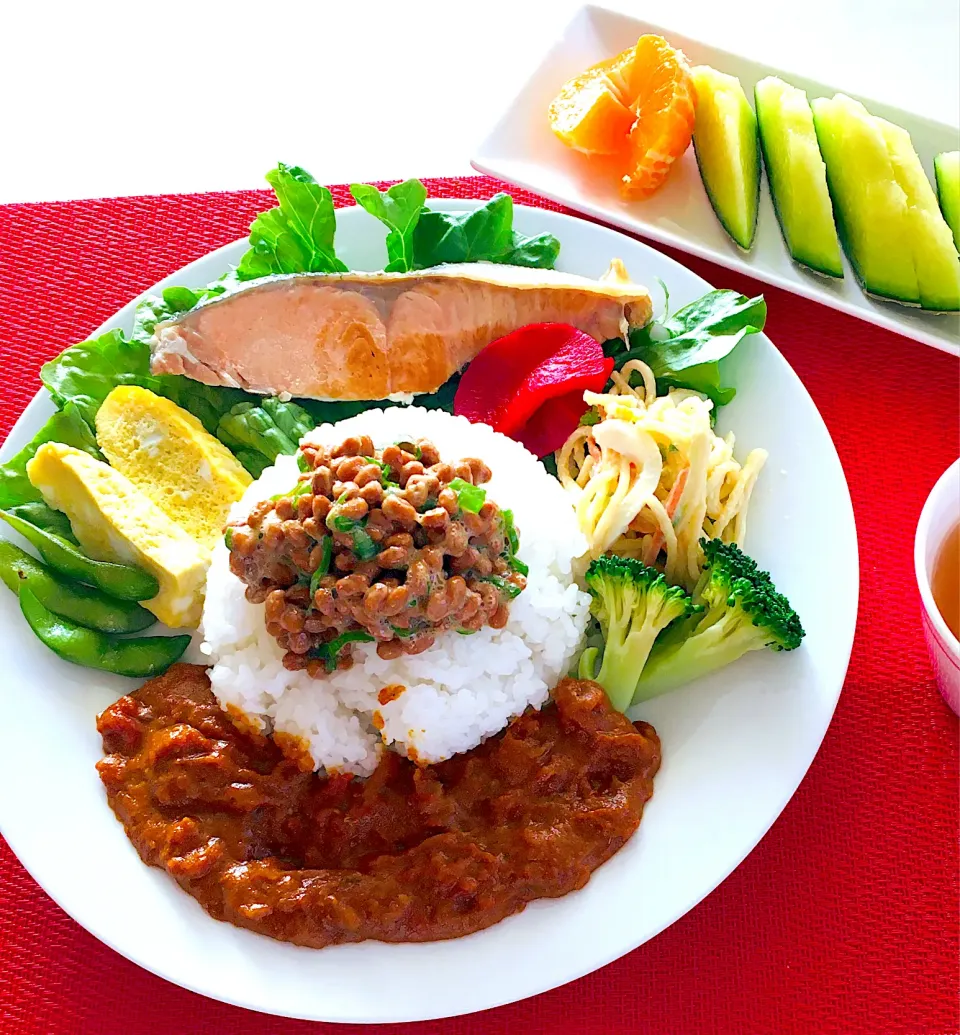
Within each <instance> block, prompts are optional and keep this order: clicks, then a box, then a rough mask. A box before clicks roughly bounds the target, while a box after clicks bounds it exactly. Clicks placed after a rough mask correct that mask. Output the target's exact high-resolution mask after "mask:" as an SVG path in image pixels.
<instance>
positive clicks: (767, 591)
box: [634, 539, 805, 703]
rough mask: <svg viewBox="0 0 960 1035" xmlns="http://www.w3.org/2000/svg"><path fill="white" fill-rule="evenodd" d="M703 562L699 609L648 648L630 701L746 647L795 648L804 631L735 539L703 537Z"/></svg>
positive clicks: (696, 597) (720, 663) (712, 667)
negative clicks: (727, 541) (634, 694)
mask: <svg viewBox="0 0 960 1035" xmlns="http://www.w3.org/2000/svg"><path fill="white" fill-rule="evenodd" d="M701 546H702V547H703V553H704V567H703V572H702V574H701V576H700V579H699V581H698V582H697V585H696V587H695V589H694V591H693V602H694V604H695V605H696V606H697V607H698V613H697V614H695V615H692V616H691V617H690V618H688V619H687V620H686V621H685V622H682V623H678V625H676V626H674V627H673V628H671V629H670V630H669V631H668V632H667V633H665V634H664V636H663V637H661V639H660V640H659V641H658V642H657V644H656V646H655V647H654V649H653V650H652V651H651V652H650V657H649V660H648V661H647V665H646V667H645V668H644V670H643V674H642V675H641V677H640V681H639V685H638V687H637V694H636V696H635V698H634V703H636V702H637V701H646V700H648V699H649V698H651V697H656V696H657V695H658V694H663V693H666V692H667V691H668V690H673V689H674V688H675V687H677V686H680V685H681V684H682V683H689V682H690V681H691V680H693V679H698V678H699V677H700V676H704V675H706V674H707V673H708V672H715V671H716V670H717V669H719V668H723V667H724V666H725V665H729V664H730V662H731V661H736V660H737V658H739V657H741V656H742V655H744V654H746V653H747V651H751V650H761V649H763V648H764V647H769V648H771V650H794V649H795V648H797V647H799V646H800V641H801V640H802V639H803V637H804V635H805V634H804V631H803V626H802V625H801V624H800V619H799V617H798V616H797V613H796V611H794V610H793V608H792V607H791V606H790V601H789V600H787V598H786V597H785V596H784V595H783V594H782V593H778V592H777V588H776V586H774V584H773V582H772V580H771V578H770V575H769V573H768V572H765V571H761V570H760V569H759V568H758V567H757V565H756V562H755V561H754V560H752V559H751V558H750V557H748V556H747V555H746V554H745V553H744V552H743V551H742V550H741V549H740V548H739V547H738V546H737V545H736V544H735V543H724V542H722V541H721V540H719V539H711V540H709V541H708V540H706V539H704V540H701Z"/></svg>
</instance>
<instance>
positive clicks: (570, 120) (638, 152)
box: [548, 35, 697, 198]
mask: <svg viewBox="0 0 960 1035" xmlns="http://www.w3.org/2000/svg"><path fill="white" fill-rule="evenodd" d="M696 104H697V93H696V88H695V86H694V83H693V78H692V76H691V74H690V68H689V66H688V65H687V61H686V58H685V57H684V56H683V53H682V52H681V51H679V50H676V49H675V48H674V47H671V46H670V44H669V43H667V41H666V40H665V39H663V37H662V36H653V35H647V36H641V37H640V39H638V40H637V43H636V46H634V47H630V48H628V49H627V50H625V51H623V52H622V53H620V54H617V56H616V57H612V58H609V59H608V60H606V61H601V62H600V63H599V64H596V65H592V66H591V67H590V68H588V69H587V70H586V71H585V72H581V73H580V75H577V76H574V77H573V78H572V79H570V80H568V81H567V82H566V83H564V85H563V87H562V88H561V90H560V93H559V94H557V96H556V97H555V98H554V99H553V101H552V102H551V104H550V108H549V111H548V117H549V120H550V128H551V129H552V130H553V132H554V133H556V135H557V136H558V137H559V138H560V139H561V140H562V141H563V142H564V143H565V144H566V145H567V146H568V147H572V148H574V149H575V150H577V151H583V152H584V153H586V154H596V155H623V161H624V172H623V176H622V180H621V189H622V191H623V193H624V195H625V196H626V197H629V198H644V197H647V196H648V195H650V194H652V193H653V192H654V191H655V190H656V189H657V188H658V187H659V186H660V184H661V183H663V181H664V179H665V178H666V176H667V173H668V172H669V171H670V166H671V165H672V164H673V162H675V161H676V160H677V159H678V158H679V157H680V156H681V155H682V154H683V152H684V151H686V149H687V147H689V145H690V139H691V137H692V135H693V126H694V121H695V118H696Z"/></svg>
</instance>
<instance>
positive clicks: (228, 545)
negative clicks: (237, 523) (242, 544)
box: [223, 528, 233, 550]
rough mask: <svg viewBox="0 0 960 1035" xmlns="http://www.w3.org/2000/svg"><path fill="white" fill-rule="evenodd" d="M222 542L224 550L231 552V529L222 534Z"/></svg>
mask: <svg viewBox="0 0 960 1035" xmlns="http://www.w3.org/2000/svg"><path fill="white" fill-rule="evenodd" d="M223 542H224V545H225V546H226V548H227V549H228V550H232V549H233V529H232V528H228V529H227V530H226V532H224V533H223Z"/></svg>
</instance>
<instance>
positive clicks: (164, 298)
mask: <svg viewBox="0 0 960 1035" xmlns="http://www.w3.org/2000/svg"><path fill="white" fill-rule="evenodd" d="M237 283H239V278H238V277H237V271H236V270H230V272H229V273H225V274H224V275H223V276H222V277H220V278H219V279H218V280H215V281H214V282H213V283H212V284H208V285H207V286H206V287H205V288H197V289H196V290H195V289H194V288H188V287H179V286H174V287H168V288H164V289H163V291H162V292H161V293H160V295H159V297H158V296H157V295H147V296H146V298H143V299H141V300H140V301H139V302H138V303H137V308H136V310H134V314H133V331H132V332H131V334H130V337H131V338H132V339H133V340H134V341H147V340H149V339H150V338H151V337H152V336H153V332H154V330H155V329H156V326H157V324H158V323H163V322H164V320H172V319H173V318H174V317H175V316H179V315H180V314H181V313H185V312H187V310H189V309H192V308H193V307H194V306H196V305H199V304H200V303H201V302H203V301H206V299H208V298H215V297H216V296H217V295H222V294H223V293H224V292H225V291H228V290H230V289H231V288H232V287H234V286H235V285H236V284H237Z"/></svg>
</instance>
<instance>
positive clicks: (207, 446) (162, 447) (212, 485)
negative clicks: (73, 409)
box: [97, 385, 251, 551]
mask: <svg viewBox="0 0 960 1035" xmlns="http://www.w3.org/2000/svg"><path fill="white" fill-rule="evenodd" d="M97 444H98V445H99V447H100V449H101V450H102V452H103V454H104V456H106V458H107V459H108V460H109V461H110V464H111V466H113V467H114V468H115V469H116V470H118V471H120V472H121V473H122V474H124V475H126V477H127V478H129V479H130V481H131V482H133V484H134V485H135V486H136V487H137V488H138V489H140V491H141V492H143V493H145V494H146V495H147V496H149V497H150V499H151V500H152V501H153V502H154V503H155V504H156V506H158V507H159V508H160V510H162V511H163V512H164V513H165V514H166V515H167V517H168V518H170V519H171V520H172V521H175V522H176V523H177V524H178V525H180V526H181V527H182V528H183V529H184V530H185V531H186V532H187V533H189V534H190V535H191V536H193V538H194V539H196V540H197V542H199V543H200V544H201V545H202V546H203V547H204V548H205V549H206V550H207V551H209V550H212V549H213V546H214V544H215V543H216V541H217V539H218V538H219V537H220V536H221V535H222V534H223V526H224V524H225V523H226V520H227V514H228V512H229V510H230V507H231V505H232V504H234V503H236V501H237V500H238V499H240V497H241V496H242V495H243V492H244V490H245V489H246V487H247V486H248V485H249V484H250V481H251V479H250V475H249V474H247V472H246V471H245V470H244V469H243V467H241V466H240V464H239V463H238V462H237V460H236V459H235V458H234V456H233V454H232V453H231V452H230V451H229V450H228V449H227V448H226V446H224V445H223V443H221V442H219V441H218V440H217V439H216V438H214V437H213V435H211V434H209V433H208V432H207V431H206V430H205V429H204V427H203V425H202V424H201V423H200V421H198V420H197V418H196V417H194V416H193V414H191V413H188V412H187V411H186V410H184V409H181V407H179V406H177V405H176V404H175V403H172V402H171V401H170V400H169V399H164V398H162V397H161V396H159V395H155V394H154V393H153V392H149V391H147V390H146V389H145V388H138V387H136V386H134V385H123V386H121V387H119V388H114V390H113V391H112V392H111V393H110V394H109V395H108V396H107V398H106V399H105V400H104V402H103V405H102V406H101V407H100V409H99V411H98V413H97Z"/></svg>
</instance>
